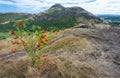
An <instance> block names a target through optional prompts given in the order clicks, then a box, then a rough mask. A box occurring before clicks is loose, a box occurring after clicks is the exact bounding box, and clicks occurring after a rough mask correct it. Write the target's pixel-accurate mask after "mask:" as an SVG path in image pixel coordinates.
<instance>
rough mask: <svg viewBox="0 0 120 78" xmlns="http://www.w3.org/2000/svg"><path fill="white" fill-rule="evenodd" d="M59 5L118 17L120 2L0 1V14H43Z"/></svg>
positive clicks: (63, 0)
mask: <svg viewBox="0 0 120 78" xmlns="http://www.w3.org/2000/svg"><path fill="white" fill-rule="evenodd" d="M55 3H59V4H61V5H63V6H64V7H72V6H78V7H82V8H84V9H86V10H87V11H89V12H91V13H93V14H117V15H120V0H0V12H2V13H6V12H24V13H32V14H34V13H39V12H44V11H45V10H47V9H48V8H49V7H51V6H52V5H54V4H55Z"/></svg>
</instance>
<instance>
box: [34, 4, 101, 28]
mask: <svg viewBox="0 0 120 78" xmlns="http://www.w3.org/2000/svg"><path fill="white" fill-rule="evenodd" d="M33 19H34V20H33V22H34V21H36V20H37V22H38V21H39V23H38V24H39V25H41V26H42V25H43V26H45V25H47V27H49V26H50V27H51V26H60V27H61V28H69V27H72V26H74V25H78V24H87V25H88V27H89V28H90V27H93V28H95V26H94V25H95V24H100V23H102V20H101V19H100V18H98V17H97V16H95V15H93V14H92V13H90V12H88V11H86V10H84V9H83V8H81V7H70V8H67V7H63V6H62V5H60V4H55V5H53V6H51V7H50V8H49V9H48V10H46V11H45V12H42V13H39V14H37V15H36V16H35V17H33ZM44 23H45V25H44Z"/></svg>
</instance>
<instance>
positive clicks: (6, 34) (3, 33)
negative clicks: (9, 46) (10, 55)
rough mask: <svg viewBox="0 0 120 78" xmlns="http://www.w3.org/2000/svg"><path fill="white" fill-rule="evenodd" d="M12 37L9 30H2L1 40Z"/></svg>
mask: <svg viewBox="0 0 120 78" xmlns="http://www.w3.org/2000/svg"><path fill="white" fill-rule="evenodd" d="M9 37H11V35H10V33H9V32H0V40H2V39H6V38H9Z"/></svg>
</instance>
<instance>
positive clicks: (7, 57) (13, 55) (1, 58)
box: [0, 51, 26, 61]
mask: <svg viewBox="0 0 120 78" xmlns="http://www.w3.org/2000/svg"><path fill="white" fill-rule="evenodd" d="M25 54H26V52H25V51H18V52H16V53H7V54H3V55H0V61H4V60H16V59H19V58H21V57H24V56H25Z"/></svg>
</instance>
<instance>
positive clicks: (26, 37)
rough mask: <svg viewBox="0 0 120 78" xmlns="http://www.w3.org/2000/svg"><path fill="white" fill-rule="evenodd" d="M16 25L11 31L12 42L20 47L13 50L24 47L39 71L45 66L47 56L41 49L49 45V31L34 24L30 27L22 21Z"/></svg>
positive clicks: (33, 65) (34, 66)
mask: <svg viewBox="0 0 120 78" xmlns="http://www.w3.org/2000/svg"><path fill="white" fill-rule="evenodd" d="M14 27H15V28H16V30H15V31H14V30H12V31H11V35H12V36H13V38H12V39H11V42H12V44H13V45H14V46H16V45H17V46H18V48H12V52H13V53H15V52H16V50H17V49H24V50H25V51H26V52H27V55H28V56H29V57H30V58H31V60H32V67H33V68H34V69H35V70H36V71H37V72H39V71H40V70H41V69H42V68H43V67H44V60H46V56H47V55H43V53H42V52H41V50H42V49H44V48H45V47H46V46H47V44H48V43H49V41H48V39H49V38H50V37H51V36H49V35H48V34H47V31H45V30H43V31H41V27H36V26H32V27H31V29H29V28H27V26H26V25H25V24H23V23H22V22H19V23H17V24H16V25H15V26H14ZM36 28H37V29H36ZM31 30H32V31H31Z"/></svg>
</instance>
